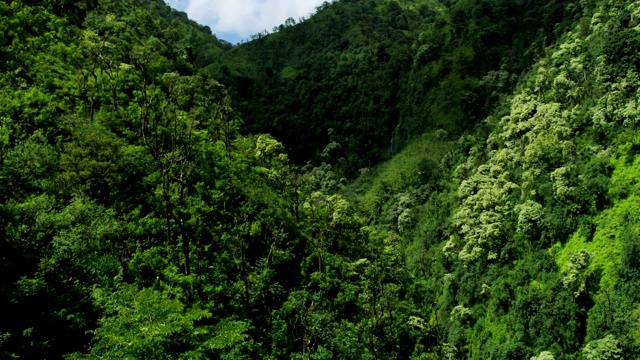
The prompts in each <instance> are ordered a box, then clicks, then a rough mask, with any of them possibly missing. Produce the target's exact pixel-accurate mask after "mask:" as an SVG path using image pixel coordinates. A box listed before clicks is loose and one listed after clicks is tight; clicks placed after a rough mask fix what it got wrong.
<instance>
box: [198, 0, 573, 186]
mask: <svg viewBox="0 0 640 360" xmlns="http://www.w3.org/2000/svg"><path fill="white" fill-rule="evenodd" d="M568 3H569V2H567V1H512V0H509V1H475V0H474V1H454V2H449V1H426V0H411V1H401V2H397V1H389V0H376V1H373V0H370V1H338V2H335V3H333V4H331V5H329V4H325V6H321V7H320V8H318V11H317V13H316V14H315V15H314V16H312V17H311V18H310V19H307V20H306V21H304V22H302V23H299V24H296V23H295V21H290V22H289V23H287V24H285V25H283V26H281V27H280V30H279V31H278V32H277V33H274V34H270V35H268V36H260V37H258V38H257V39H255V40H254V41H251V42H249V43H245V44H241V45H240V46H237V47H235V48H234V49H232V50H231V51H228V52H226V53H225V54H224V55H223V56H222V58H221V59H220V61H219V63H214V64H212V65H210V66H209V67H208V68H207V72H208V73H210V74H212V76H214V77H215V78H217V79H218V80H220V81H221V82H222V83H223V84H225V85H226V86H227V87H228V88H229V90H230V92H231V96H232V98H233V99H234V104H235V108H236V110H238V111H239V112H240V113H241V114H242V115H243V118H244V119H245V125H246V128H245V129H246V131H248V132H253V133H255V132H259V133H271V134H272V135H274V136H275V137H276V138H277V139H278V140H280V141H282V142H283V144H284V145H285V146H286V147H287V149H290V150H289V154H290V156H291V158H292V160H293V161H295V162H296V163H299V164H304V163H306V162H307V161H308V160H314V162H315V164H320V163H321V162H323V161H324V162H327V163H334V164H337V165H338V169H339V170H340V171H341V172H343V173H344V175H347V176H348V177H353V176H354V175H355V172H356V171H357V170H358V169H360V168H365V167H370V166H372V165H373V164H376V163H377V162H379V161H380V160H382V159H386V158H389V157H390V156H391V155H393V154H394V153H395V152H396V151H397V150H399V149H401V148H402V147H403V146H404V144H406V142H407V141H409V140H410V139H412V138H414V137H417V136H419V135H420V134H422V132H423V131H425V130H436V129H439V128H441V129H444V130H446V131H447V132H449V133H450V134H451V135H452V137H457V136H459V135H461V134H462V133H463V132H464V131H467V130H470V129H471V128H473V126H474V125H475V124H476V123H477V122H478V121H479V120H480V119H482V118H484V117H485V116H487V115H488V114H489V113H490V112H491V111H492V110H493V108H494V106H495V105H496V103H497V102H498V101H499V98H500V97H501V96H502V95H504V94H508V93H510V92H511V90H512V88H513V86H514V85H515V83H516V81H517V79H518V77H519V76H520V75H521V74H522V73H523V71H525V70H526V69H527V68H528V67H529V66H530V65H531V64H532V63H533V62H534V61H535V59H536V57H539V56H540V54H542V53H543V52H544V48H545V46H547V45H549V44H551V43H552V42H553V40H554V39H556V38H557V37H558V36H559V35H561V34H562V33H563V31H564V30H565V29H566V28H567V27H568V26H570V25H571V24H572V23H573V21H574V19H579V18H580V17H581V16H582V15H581V13H582V11H583V8H582V7H580V6H574V7H568V6H567V4H568ZM329 129H332V131H331V133H330V134H329V133H328V132H329ZM330 144H332V145H330ZM327 146H329V147H328V148H327Z"/></svg>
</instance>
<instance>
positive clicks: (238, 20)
mask: <svg viewBox="0 0 640 360" xmlns="http://www.w3.org/2000/svg"><path fill="white" fill-rule="evenodd" d="M168 2H169V5H171V6H172V7H174V8H176V9H178V10H182V11H185V12H186V13H187V14H188V15H189V18H191V19H193V20H195V21H197V22H198V23H200V24H203V25H208V26H209V27H210V28H211V31H213V33H215V34H217V35H221V34H228V35H227V37H232V38H236V39H246V38H248V37H249V36H251V35H253V34H256V33H258V32H260V31H262V30H268V31H271V29H272V28H273V27H274V26H277V25H280V24H282V23H284V22H285V20H286V19H287V18H289V17H292V18H294V19H295V20H296V21H297V20H298V18H300V17H302V16H305V17H306V16H308V15H309V14H310V13H312V12H314V11H315V8H316V6H318V5H320V4H322V3H323V2H324V0H168ZM221 37H222V38H224V36H221Z"/></svg>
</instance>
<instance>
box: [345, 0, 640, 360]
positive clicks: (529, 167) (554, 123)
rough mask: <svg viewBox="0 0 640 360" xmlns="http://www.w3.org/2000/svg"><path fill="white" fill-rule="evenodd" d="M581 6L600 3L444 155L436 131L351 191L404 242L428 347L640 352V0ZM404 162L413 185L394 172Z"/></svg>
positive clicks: (499, 353) (595, 355)
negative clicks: (639, 198)
mask: <svg viewBox="0 0 640 360" xmlns="http://www.w3.org/2000/svg"><path fill="white" fill-rule="evenodd" d="M574 6H587V7H586V8H584V9H583V13H584V14H589V13H592V14H593V15H592V16H585V17H584V18H582V19H581V20H580V22H579V23H578V24H576V26H575V27H574V28H573V29H572V30H571V31H569V32H567V33H566V34H564V35H563V36H562V37H561V38H560V39H559V41H558V42H557V43H555V44H553V45H552V46H550V47H549V48H547V49H546V51H545V54H546V55H545V56H544V57H542V58H541V59H540V60H539V61H537V62H536V64H535V65H534V67H533V69H532V70H531V71H530V72H529V73H528V74H526V75H525V76H523V77H522V79H521V80H520V82H519V84H518V86H517V89H516V91H515V92H514V94H513V95H510V96H509V97H508V98H507V99H506V100H505V102H504V103H503V105H501V106H500V107H499V108H498V110H497V111H496V112H495V113H494V114H493V115H491V116H489V117H488V118H486V119H485V120H484V121H483V125H482V126H480V127H479V128H478V129H477V130H476V131H475V132H473V133H472V134H471V135H467V136H463V137H462V138H460V140H459V142H458V145H457V146H454V147H453V149H452V151H451V152H449V153H448V154H446V155H445V156H442V157H441V158H440V159H439V161H440V163H439V164H437V163H431V162H426V161H425V160H424V159H425V158H426V159H431V158H432V157H433V155H436V154H438V153H441V150H439V149H440V148H441V146H442V145H444V143H442V142H441V141H438V140H437V137H436V135H435V134H434V135H426V138H427V139H428V140H417V141H418V142H422V143H425V144H429V143H430V144H434V148H433V150H427V152H426V153H425V154H423V155H422V156H413V162H409V163H408V164H407V161H406V159H405V160H401V159H400V158H394V159H392V160H391V161H390V163H388V164H385V165H383V166H382V167H380V169H377V170H375V171H374V172H373V175H367V176H364V177H362V178H361V179H360V180H359V181H358V182H356V183H355V184H354V185H351V186H350V187H349V188H347V191H346V193H347V194H348V195H349V198H352V199H353V200H354V202H355V203H356V204H362V205H361V207H362V208H363V209H364V210H365V211H366V214H368V216H370V217H371V218H372V219H373V224H375V225H374V226H377V227H379V228H381V229H387V230H389V231H393V232H396V233H397V234H399V235H400V236H402V238H403V239H404V240H403V242H404V244H405V246H406V249H407V250H406V256H407V266H408V267H409V271H410V272H411V273H412V274H413V278H414V279H415V280H414V285H413V289H415V291H418V292H419V293H420V296H419V297H416V298H414V299H416V300H415V301H416V305H417V307H418V308H422V309H425V310H424V312H423V313H422V315H420V316H419V317H420V318H419V319H418V320H415V324H416V325H415V326H416V329H417V330H418V331H419V332H420V333H422V334H423V336H424V337H423V340H422V341H423V342H422V346H424V348H423V349H425V350H424V352H422V351H421V352H419V354H423V355H422V356H426V357H427V358H431V357H430V356H433V357H434V358H436V357H437V356H444V357H445V358H446V357H450V358H473V359H488V358H491V359H514V358H518V359H521V358H529V357H531V356H534V355H538V354H540V357H535V358H536V359H538V358H540V359H552V358H559V359H573V358H586V359H614V358H624V359H632V358H636V357H637V356H638V346H639V345H640V342H639V339H640V338H639V337H638V336H639V334H638V328H639V327H640V319H639V318H638V309H639V308H640V307H639V306H640V303H639V302H638V301H639V300H640V299H639V298H638V297H637V291H635V290H633V289H637V286H638V284H637V281H638V277H637V276H638V262H637V259H638V255H637V254H638V250H637V249H638V246H639V244H640V242H639V238H638V232H639V230H640V223H639V222H638V218H637V215H636V214H637V209H638V204H637V203H636V198H635V196H636V194H635V185H634V184H635V182H634V180H632V179H634V178H635V177H637V172H636V171H637V166H636V165H637V161H638V160H637V153H636V150H634V149H636V147H637V139H638V132H637V121H638V119H639V117H638V112H637V111H638V110H637V109H638V107H637V101H638V99H637V96H638V91H637V90H638V84H637V79H638V71H639V70H640V68H639V67H638V61H637V56H636V54H638V51H639V50H640V48H639V47H638V45H639V44H640V43H638V42H637V39H638V35H639V34H640V27H639V26H638V24H640V12H639V10H640V8H639V7H638V5H637V4H636V3H634V2H627V3H625V4H622V3H619V2H610V1H600V2H598V3H597V4H596V3H592V4H587V3H585V2H581V3H580V4H574ZM423 146H424V145H423ZM400 156H402V154H400ZM427 165H428V166H427ZM425 166H426V168H425ZM398 169H403V170H404V172H403V173H404V174H406V178H408V181H407V180H405V181H403V182H398V181H397V180H396V181H393V182H389V183H386V184H385V181H384V179H385V178H389V177H392V176H396V177H397V175H395V171H397V170H398ZM425 169H426V173H427V174H428V175H429V176H427V177H426V178H424V177H422V176H421V175H422V174H424V173H425ZM450 169H454V170H453V171H452V170H450ZM389 171H393V172H394V173H389ZM433 174H436V176H434V175H433ZM362 184H372V186H373V187H372V188H367V186H366V185H365V186H364V187H363V185H362ZM377 184H382V186H380V185H377ZM376 186H378V189H380V190H377V191H376V192H377V194H378V195H377V196H375V195H372V193H371V191H372V190H374V189H375V188H376ZM361 189H365V190H366V191H363V190H361ZM376 192H374V194H375V193H376ZM372 197H373V200H372ZM418 304H420V305H418ZM434 341H436V342H439V343H440V347H439V351H438V352H437V353H436V352H434V351H433V350H434V348H433V347H432V350H431V351H429V350H427V349H429V346H430V344H433V342H434ZM416 358H417V357H416ZM532 359H533V358H532Z"/></svg>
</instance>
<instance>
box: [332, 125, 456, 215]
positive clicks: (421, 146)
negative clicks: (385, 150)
mask: <svg viewBox="0 0 640 360" xmlns="http://www.w3.org/2000/svg"><path fill="white" fill-rule="evenodd" d="M454 144H455V141H452V140H448V139H439V138H438V137H437V136H436V135H435V133H425V134H423V135H422V136H421V137H418V138H416V139H413V140H412V141H411V142H410V143H409V144H408V145H407V146H406V147H405V148H404V149H402V150H401V151H400V152H399V153H397V154H395V155H394V156H393V157H392V158H391V159H389V160H388V161H386V162H384V163H382V164H380V165H378V166H377V167H376V168H374V169H372V170H370V171H369V173H368V174H363V175H361V176H360V177H359V178H358V179H356V181H354V182H353V183H351V184H350V185H348V186H347V187H346V188H345V190H344V195H345V196H346V197H347V198H348V199H349V200H351V201H352V202H353V203H354V204H356V206H357V207H358V208H359V209H361V210H363V211H364V212H366V213H371V212H373V211H374V209H375V202H376V201H377V198H379V196H380V194H383V193H384V192H386V191H390V192H392V193H398V192H401V191H403V190H404V189H406V188H407V187H409V186H411V184H412V183H413V182H414V179H415V176H416V173H417V171H418V164H419V163H420V161H422V160H423V159H429V160H432V161H434V162H436V163H438V164H439V163H440V160H441V159H442V157H443V156H444V155H445V154H446V153H447V152H448V151H449V150H450V149H451V148H452V147H453V145H454Z"/></svg>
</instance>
